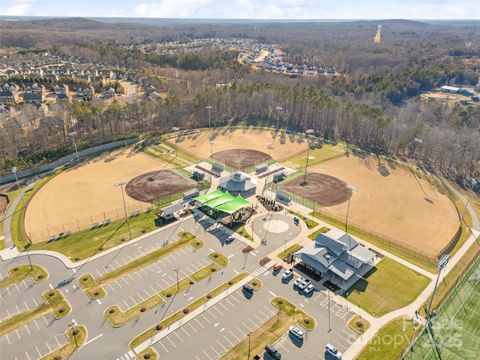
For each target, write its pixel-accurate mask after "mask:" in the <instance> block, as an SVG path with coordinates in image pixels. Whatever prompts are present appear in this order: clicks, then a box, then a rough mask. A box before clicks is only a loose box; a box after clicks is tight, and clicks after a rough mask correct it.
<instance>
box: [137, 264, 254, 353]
mask: <svg viewBox="0 0 480 360" xmlns="http://www.w3.org/2000/svg"><path fill="white" fill-rule="evenodd" d="M247 276H248V273H240V274H238V275H236V276H234V277H233V278H231V279H230V280H228V281H227V282H225V283H223V284H222V285H220V286H218V287H216V288H215V289H213V290H212V291H210V292H209V293H208V294H207V295H204V296H202V297H200V298H198V299H197V300H195V301H194V302H192V303H190V304H189V305H188V306H187V307H186V308H185V309H188V310H186V311H184V310H183V309H182V310H180V311H177V312H176V313H175V314H173V315H171V316H169V317H168V318H166V319H165V320H163V321H162V322H161V323H160V324H158V325H155V326H153V327H151V328H149V329H147V330H146V331H144V332H143V333H141V334H140V335H138V336H137V337H135V338H134V339H133V340H132V341H131V342H130V345H129V346H130V348H132V349H134V348H136V347H137V346H138V345H140V344H141V343H143V342H145V341H147V340H148V339H150V338H151V337H153V336H154V335H155V334H156V333H157V332H159V331H160V330H162V329H165V328H167V327H168V326H170V325H171V324H173V323H174V322H176V321H178V320H180V319H181V318H183V317H184V316H185V315H187V314H188V313H190V312H192V311H193V310H195V309H198V308H199V307H200V306H202V305H204V304H206V303H207V302H208V301H209V300H211V299H213V298H215V297H216V296H218V295H220V294H221V293H223V292H224V291H226V290H228V289H229V288H231V287H232V286H233V285H235V284H236V283H238V282H240V281H242V280H243V279H245V278H246V277H247ZM157 326H158V328H157Z"/></svg>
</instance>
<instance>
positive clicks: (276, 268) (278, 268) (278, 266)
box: [272, 263, 283, 273]
mask: <svg viewBox="0 0 480 360" xmlns="http://www.w3.org/2000/svg"><path fill="white" fill-rule="evenodd" d="M282 268H283V265H282V264H279V263H277V264H275V265H273V267H272V271H273V272H274V273H278V272H279V271H280V270H282Z"/></svg>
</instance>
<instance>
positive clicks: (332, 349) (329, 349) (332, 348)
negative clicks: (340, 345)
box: [325, 344, 342, 360]
mask: <svg viewBox="0 0 480 360" xmlns="http://www.w3.org/2000/svg"><path fill="white" fill-rule="evenodd" d="M325 352H326V353H328V354H330V355H331V356H333V357H334V358H335V359H338V360H340V359H341V358H342V353H341V352H340V351H338V350H337V348H336V347H335V346H333V345H332V344H327V346H325Z"/></svg>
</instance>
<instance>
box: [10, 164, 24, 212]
mask: <svg viewBox="0 0 480 360" xmlns="http://www.w3.org/2000/svg"><path fill="white" fill-rule="evenodd" d="M12 173H13V175H15V182H16V183H17V190H18V191H20V183H19V182H18V176H17V167H16V166H14V167H12ZM20 197H21V199H22V203H23V207H24V208H26V205H25V199H24V198H23V191H20Z"/></svg>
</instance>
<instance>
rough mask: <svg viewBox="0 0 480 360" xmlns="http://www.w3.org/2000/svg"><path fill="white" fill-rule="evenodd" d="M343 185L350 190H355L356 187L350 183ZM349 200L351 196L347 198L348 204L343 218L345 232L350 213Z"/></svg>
mask: <svg viewBox="0 0 480 360" xmlns="http://www.w3.org/2000/svg"><path fill="white" fill-rule="evenodd" d="M345 187H346V188H347V189H350V190H351V191H352V192H357V191H358V189H357V188H356V187H355V186H353V185H351V184H347V185H345ZM350 200H352V197H351V196H350V197H349V199H348V205H347V216H346V218H345V232H346V233H348V215H349V214H350Z"/></svg>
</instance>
